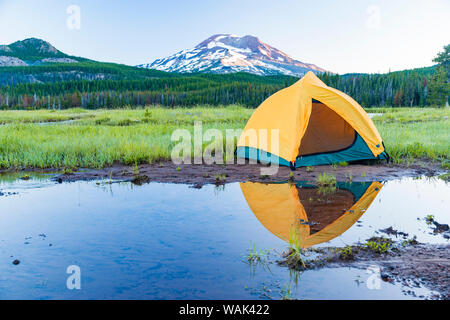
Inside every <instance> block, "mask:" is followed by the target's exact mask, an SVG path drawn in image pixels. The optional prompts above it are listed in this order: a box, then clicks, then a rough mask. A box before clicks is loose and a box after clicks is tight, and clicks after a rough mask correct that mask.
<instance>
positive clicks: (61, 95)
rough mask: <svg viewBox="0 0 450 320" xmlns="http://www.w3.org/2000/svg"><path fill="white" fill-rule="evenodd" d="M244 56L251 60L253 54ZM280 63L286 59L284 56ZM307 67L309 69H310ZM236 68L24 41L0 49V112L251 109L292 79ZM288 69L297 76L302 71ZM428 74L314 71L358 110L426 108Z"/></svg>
mask: <svg viewBox="0 0 450 320" xmlns="http://www.w3.org/2000/svg"><path fill="white" fill-rule="evenodd" d="M219 37H220V36H219ZM243 38H245V37H243ZM214 39H215V40H212V39H209V40H208V41H207V42H206V47H208V43H213V42H214V43H217V42H222V41H225V39H226V37H225V38H217V37H216V38H214ZM218 40H220V41H218ZM253 40H254V39H253ZM253 40H252V39H246V40H245V41H244V44H242V46H243V48H245V46H247V45H249V46H251V47H252V48H250V49H249V50H256V49H255V48H259V47H258V46H260V45H259V42H252V41H253ZM211 41H213V42H211ZM258 41H259V40H258ZM251 43H254V44H255V45H254V46H253V45H251ZM235 45H236V44H233V46H235ZM203 46H205V44H202V47H203ZM210 47H211V48H216V47H217V46H215V45H214V46H213V45H210ZM219 47H220V46H219ZM241 49H242V48H241ZM266 49H267V48H266ZM214 50H215V51H214ZM214 50H213V52H216V53H217V52H222V51H219V50H216V49H214ZM220 50H222V49H220ZM242 50H245V49H242ZM258 50H259V49H258ZM263 50H264V49H263ZM274 50H276V49H274ZM227 52H229V51H227ZM277 54H278V53H277V51H273V52H269V51H266V54H263V53H261V57H262V58H261V59H268V58H267V57H271V59H275V60H280V59H282V56H281V54H280V56H277ZM248 56H249V57H250V56H251V57H253V58H252V59H257V53H255V54H250V53H249V55H248ZM264 57H265V58H264ZM283 57H284V56H283ZM278 58H280V59H278ZM284 58H285V59H286V60H285V61H287V62H289V60H288V58H287V57H284ZM72 60H73V61H72ZM255 61H256V60H255ZM174 63H175V62H174ZM295 63H297V62H295ZM298 63H301V62H298ZM164 64H165V65H167V64H168V62H166V63H164ZM5 65H7V66H5ZM266 65H267V64H266ZM286 65H287V64H285V65H284V67H286ZM272 66H274V65H272ZM229 67H230V68H231V67H236V68H237V67H239V66H229ZM297 67H298V68H303V67H301V66H300V65H298V66H297ZM307 67H309V68H313V65H308V66H307ZM314 67H315V66H314ZM305 68H306V67H305ZM317 68H318V67H317ZM230 70H231V69H230ZM238 70H240V69H239V68H237V69H234V70H233V72H232V71H230V72H225V73H221V74H215V73H209V72H192V73H191V72H189V73H187V72H186V73H178V72H164V71H160V70H154V69H148V68H136V67H132V66H126V65H121V64H115V63H104V62H98V61H93V60H89V59H86V58H80V57H74V56H69V55H66V54H65V53H63V52H61V51H59V50H58V49H56V48H55V47H53V46H52V45H51V44H49V43H48V42H46V41H43V40H39V39H35V38H31V39H26V40H23V41H17V42H14V43H12V44H10V45H7V46H5V45H3V46H0V108H3V109H11V108H68V107H83V108H118V107H125V106H144V105H149V104H160V105H164V106H170V107H176V106H192V105H196V104H210V105H224V104H236V103H237V104H242V105H245V106H249V107H256V106H258V105H259V104H260V103H261V102H262V101H263V100H264V99H266V98H267V97H269V96H270V95H271V94H273V93H274V92H276V91H278V90H280V89H282V88H284V87H286V86H289V85H290V84H292V83H294V82H295V81H297V80H298V78H299V77H298V76H289V75H284V74H280V73H279V72H275V71H274V70H272V71H274V72H273V75H272V73H271V72H272V71H270V72H269V71H267V73H269V74H271V75H266V76H260V75H256V74H252V73H248V72H234V71H238ZM244 70H247V71H248V69H245V68H244ZM296 70H297V71H298V72H303V71H301V70H303V69H296ZM192 71H194V70H192ZM433 73H434V67H427V68H417V69H412V70H404V71H398V72H391V73H386V74H344V75H337V74H330V73H322V72H319V73H318V74H319V77H320V78H321V79H322V80H323V81H324V82H325V83H326V84H328V85H330V86H332V87H334V88H337V89H339V90H341V91H343V92H345V93H347V94H349V95H350V96H352V97H353V98H354V99H355V100H356V101H358V102H359V103H360V104H361V105H363V106H364V107H371V106H380V105H381V106H384V105H393V106H410V105H419V106H424V105H427V104H428V100H427V97H428V82H429V81H430V79H431V75H432V74H433Z"/></svg>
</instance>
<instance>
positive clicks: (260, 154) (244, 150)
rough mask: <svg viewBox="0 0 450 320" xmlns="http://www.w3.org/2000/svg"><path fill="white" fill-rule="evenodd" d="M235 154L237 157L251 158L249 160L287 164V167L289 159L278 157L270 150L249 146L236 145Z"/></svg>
mask: <svg viewBox="0 0 450 320" xmlns="http://www.w3.org/2000/svg"><path fill="white" fill-rule="evenodd" d="M236 155H237V156H238V157H239V158H244V159H251V160H256V161H259V162H261V163H267V164H269V163H273V164H276V163H278V165H280V166H287V167H289V161H287V160H285V159H283V158H280V157H278V156H276V155H273V154H271V153H270V152H265V151H262V150H259V149H256V148H250V147H238V148H237V149H236Z"/></svg>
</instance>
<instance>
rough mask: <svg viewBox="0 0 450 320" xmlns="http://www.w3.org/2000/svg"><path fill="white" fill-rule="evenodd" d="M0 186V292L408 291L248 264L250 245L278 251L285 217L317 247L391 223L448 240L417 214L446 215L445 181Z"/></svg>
mask: <svg viewBox="0 0 450 320" xmlns="http://www.w3.org/2000/svg"><path fill="white" fill-rule="evenodd" d="M268 187H270V188H272V189H270V190H268V189H267V188H268ZM371 188H372V189H371ZM375 189H377V190H375ZM0 191H1V193H0V194H3V195H1V196H0V214H1V216H0V270H1V271H0V299H105V298H107V299H255V298H256V299H268V298H272V299H279V298H280V297H281V295H282V292H283V291H285V290H286V289H287V288H290V290H291V291H292V297H293V298H299V299H304V298H306V299H412V298H414V297H411V296H410V295H405V294H404V293H403V290H404V289H405V288H402V286H401V285H400V284H391V283H386V282H382V283H381V288H380V289H374V290H370V289H368V287H367V285H366V283H367V281H366V280H367V279H368V277H369V276H370V275H369V274H368V273H366V270H359V269H354V268H325V269H321V270H311V271H306V272H303V273H301V274H297V275H293V274H292V273H291V272H289V270H288V269H287V268H285V267H280V266H277V265H276V264H275V263H269V264H268V265H266V266H261V265H258V266H256V267H251V266H249V265H248V264H247V263H245V255H246V254H247V253H248V250H249V249H250V248H251V247H252V246H253V244H254V245H255V246H256V247H257V248H259V249H274V250H275V251H278V252H281V251H283V250H285V249H286V247H287V245H288V244H287V242H286V241H285V239H284V235H285V233H286V232H287V233H288V232H289V231H286V226H288V225H289V224H290V223H291V222H289V221H288V220H289V219H294V220H295V219H297V218H302V219H303V218H306V219H304V220H308V221H314V222H318V224H313V225H311V226H309V225H302V226H301V227H302V228H304V229H302V230H303V231H302V232H303V233H302V234H303V238H302V241H304V243H305V244H306V243H309V244H311V245H313V246H330V245H331V246H345V245H347V244H353V243H356V242H358V241H362V242H364V241H365V240H366V239H367V238H369V237H371V236H374V235H377V231H378V230H379V229H384V228H387V227H393V228H394V229H396V230H398V231H403V232H406V233H408V234H409V236H410V237H412V236H413V235H415V236H417V240H418V241H420V242H427V243H448V240H447V239H445V238H444V237H443V236H442V235H434V234H432V233H431V229H430V227H429V226H428V225H427V224H426V223H425V221H424V217H425V216H426V215H428V214H433V215H434V217H435V219H436V220H437V221H439V222H440V223H447V224H448V223H450V219H449V215H448V208H449V205H450V197H449V194H450V187H449V185H448V184H445V183H444V182H443V181H440V180H438V179H429V178H422V179H403V180H397V181H388V182H385V183H384V184H379V185H378V184H377V185H373V184H371V183H366V184H358V183H355V182H354V183H353V184H352V186H349V185H345V184H343V185H340V189H339V190H338V192H337V193H336V195H335V196H328V195H320V194H318V193H317V190H315V189H311V186H310V185H309V184H307V183H298V184H297V185H296V186H292V185H288V184H279V185H278V186H275V185H269V186H267V185H260V184H251V183H246V184H239V183H232V184H227V185H225V187H220V188H218V187H215V186H211V185H207V186H204V187H203V188H201V189H195V188H191V187H189V186H187V185H182V184H162V183H150V184H146V185H143V186H134V185H132V184H130V183H113V184H109V183H106V182H101V181H100V182H99V181H90V182H74V183H62V184H57V183H55V182H53V181H52V180H50V179H48V177H47V176H45V175H44V176H41V177H36V178H34V179H31V180H28V181H22V180H15V179H14V178H11V177H9V179H4V180H3V182H0ZM265 192H266V193H265ZM261 195H263V196H261ZM339 212H340V213H339ZM276 215H280V216H279V217H278V216H276ZM345 215H347V216H345ZM352 215H353V216H352ZM274 216H275V217H276V218H277V219H274ZM344 216H345V217H344ZM330 217H331V218H330ZM349 217H351V218H349ZM283 219H284V220H283ZM352 219H353V220H354V221H353V220H352ZM294 220H293V221H294ZM297 220H298V219H297ZM280 221H281V222H280ZM336 221H338V222H336ZM330 226H331V227H330ZM308 241H309V242H308ZM322 241H325V242H322ZM305 246H309V245H305ZM275 251H272V253H271V258H270V259H269V260H270V261H275V260H276V259H277V258H278V256H277V253H276V252H275ZM15 259H18V260H20V264H18V265H14V264H13V263H12V261H13V260H15ZM70 265H77V266H79V267H80V269H81V289H80V290H77V289H74V290H69V289H67V286H66V280H67V278H68V277H69V274H67V273H66V269H67V267H68V266H70ZM296 276H297V279H296ZM415 290H416V294H417V295H418V296H419V295H423V296H424V297H426V296H427V295H429V294H430V291H429V290H427V289H426V288H420V289H415Z"/></svg>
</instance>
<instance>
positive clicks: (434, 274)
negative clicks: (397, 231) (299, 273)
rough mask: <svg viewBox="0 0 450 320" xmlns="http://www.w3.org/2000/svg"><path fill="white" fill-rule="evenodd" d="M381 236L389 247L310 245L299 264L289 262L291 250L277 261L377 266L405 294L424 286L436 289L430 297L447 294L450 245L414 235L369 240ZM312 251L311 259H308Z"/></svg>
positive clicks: (316, 265)
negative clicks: (403, 238)
mask: <svg viewBox="0 0 450 320" xmlns="http://www.w3.org/2000/svg"><path fill="white" fill-rule="evenodd" d="M380 239H381V240H386V241H388V242H389V243H390V249H389V250H387V251H378V250H374V249H373V248H370V247H368V246H367V245H366V244H364V245H355V246H347V247H345V248H335V247H326V248H311V249H306V250H305V251H304V255H305V260H304V263H302V264H297V265H293V264H292V261H290V260H289V254H291V252H289V253H285V254H284V255H282V259H281V260H279V261H278V264H279V265H285V266H287V267H289V268H291V269H298V270H305V269H317V268H324V267H326V268H335V267H354V268H359V269H366V268H368V267H370V266H378V267H379V268H380V277H381V279H382V280H383V281H385V282H397V283H401V284H402V285H403V286H404V287H405V288H406V289H405V290H404V291H405V294H409V295H413V296H415V293H414V288H419V287H422V286H424V287H426V288H428V289H429V290H432V291H434V292H437V293H438V294H435V295H433V296H432V297H429V298H432V299H444V300H447V299H449V298H450V259H449V257H450V245H448V244H441V245H431V244H419V243H417V241H415V239H413V240H407V241H403V242H398V243H394V242H392V241H391V240H388V239H386V238H382V237H380V238H379V239H375V238H371V239H369V240H368V243H369V242H373V241H377V240H380ZM380 243H382V241H381V242H380ZM311 254H312V255H313V256H314V259H311V260H308V256H310V255H311ZM408 288H411V289H408Z"/></svg>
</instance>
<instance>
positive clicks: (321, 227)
mask: <svg viewBox="0 0 450 320" xmlns="http://www.w3.org/2000/svg"><path fill="white" fill-rule="evenodd" d="M382 186H383V185H382V184H381V183H380V182H372V183H361V182H360V183H358V182H353V183H338V185H337V187H338V188H337V189H336V191H335V192H333V193H329V194H321V193H320V192H319V189H318V188H316V187H315V186H313V185H310V184H308V183H303V182H300V183H296V184H291V183H274V184H263V183H254V182H245V183H241V189H242V193H243V194H244V197H245V199H246V200H247V203H248V205H249V207H250V209H251V210H252V211H253V213H254V214H255V216H256V218H257V219H258V220H259V221H260V222H261V224H262V225H263V226H264V227H265V228H266V229H268V230H269V231H270V232H272V233H273V234H274V235H276V236H277V237H279V238H280V239H282V240H285V241H289V237H290V235H291V230H292V228H296V229H297V230H296V233H295V234H297V235H298V236H299V238H300V239H299V240H300V241H299V244H300V246H301V247H302V248H308V247H311V246H314V245H317V244H319V243H323V242H326V241H330V240H332V239H334V238H336V237H337V236H339V235H341V234H342V233H344V232H345V231H346V230H348V229H349V228H350V227H351V226H352V225H353V224H354V223H355V222H356V221H358V219H359V218H360V217H361V216H362V215H363V214H364V212H365V211H366V210H367V209H368V208H369V206H370V205H371V203H372V201H373V200H374V199H375V197H376V196H377V194H378V192H379V191H380V189H381V187H382ZM305 222H306V223H305Z"/></svg>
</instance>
